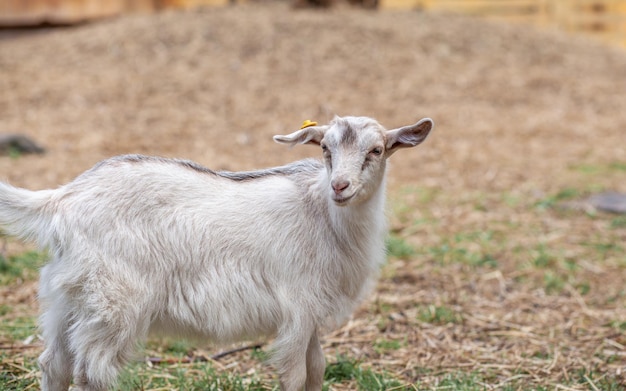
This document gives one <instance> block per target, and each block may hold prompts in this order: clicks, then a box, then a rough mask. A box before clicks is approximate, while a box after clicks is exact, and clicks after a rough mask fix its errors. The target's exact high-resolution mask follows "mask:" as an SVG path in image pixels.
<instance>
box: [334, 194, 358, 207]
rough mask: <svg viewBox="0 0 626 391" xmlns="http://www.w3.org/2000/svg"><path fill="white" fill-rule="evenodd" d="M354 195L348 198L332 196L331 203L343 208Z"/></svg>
mask: <svg viewBox="0 0 626 391" xmlns="http://www.w3.org/2000/svg"><path fill="white" fill-rule="evenodd" d="M355 195H356V193H352V194H350V195H349V196H343V195H334V196H333V201H335V204H337V205H339V206H344V205H347V204H348V202H350V200H351V199H353V198H354V196H355Z"/></svg>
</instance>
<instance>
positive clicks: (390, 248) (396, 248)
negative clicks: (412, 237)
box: [386, 235, 415, 259]
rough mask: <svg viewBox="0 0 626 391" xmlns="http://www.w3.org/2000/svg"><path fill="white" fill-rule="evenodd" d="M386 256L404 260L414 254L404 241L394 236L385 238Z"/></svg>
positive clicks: (412, 249) (413, 250)
mask: <svg viewBox="0 0 626 391" xmlns="http://www.w3.org/2000/svg"><path fill="white" fill-rule="evenodd" d="M386 244H387V254H388V255H389V256H391V257H394V258H399V259H405V258H409V257H411V256H412V255H414V254H415V249H414V248H413V247H412V246H411V245H410V244H408V243H407V242H406V241H405V240H404V239H402V238H401V237H398V236H396V235H389V237H388V238H387V243H386Z"/></svg>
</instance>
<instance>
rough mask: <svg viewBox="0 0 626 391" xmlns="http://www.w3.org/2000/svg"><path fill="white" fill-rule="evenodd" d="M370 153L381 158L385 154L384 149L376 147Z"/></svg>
mask: <svg viewBox="0 0 626 391" xmlns="http://www.w3.org/2000/svg"><path fill="white" fill-rule="evenodd" d="M370 153H371V154H372V155H376V156H379V155H380V154H381V153H383V149H382V148H380V147H376V148H374V149H372V150H371V151H370Z"/></svg>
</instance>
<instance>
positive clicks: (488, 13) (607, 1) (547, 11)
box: [380, 0, 626, 46]
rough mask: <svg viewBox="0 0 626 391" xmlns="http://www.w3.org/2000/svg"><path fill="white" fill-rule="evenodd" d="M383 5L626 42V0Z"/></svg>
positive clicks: (391, 1)
mask: <svg viewBox="0 0 626 391" xmlns="http://www.w3.org/2000/svg"><path fill="white" fill-rule="evenodd" d="M380 2H381V3H380V7H381V8H383V9H420V10H426V11H435V12H453V13H464V14H470V15H476V16H481V17H488V18H494V19H500V20H506V21H511V22H522V23H530V24H534V25H541V26H551V27H555V28H559V29H563V30H566V31H571V32H583V33H591V34H593V35H595V36H598V37H600V38H603V39H605V40H607V41H611V42H616V43H619V44H621V45H623V46H626V0H380Z"/></svg>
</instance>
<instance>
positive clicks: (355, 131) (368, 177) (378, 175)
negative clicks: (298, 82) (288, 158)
mask: <svg viewBox="0 0 626 391" xmlns="http://www.w3.org/2000/svg"><path fill="white" fill-rule="evenodd" d="M432 127H433V121H432V120H431V119H430V118H424V119H422V120H421V121H419V122H417V123H416V124H413V125H409V126H403V127H401V128H398V129H393V130H385V128H383V127H382V125H380V124H379V123H378V122H376V121H375V120H373V119H371V118H368V117H335V119H333V120H332V121H331V122H330V123H329V124H328V125H322V126H309V127H306V128H303V129H300V130H297V131H295V132H293V133H291V134H288V135H285V136H274V141H276V142H278V143H283V144H290V145H295V144H314V145H319V146H321V148H322V153H323V155H324V161H325V164H326V169H327V171H328V177H329V179H330V186H329V189H328V190H329V193H330V196H331V198H332V200H333V201H334V202H335V203H336V204H337V205H341V206H343V205H348V204H351V203H359V202H362V201H365V200H367V199H369V198H370V197H371V195H372V194H373V193H374V192H375V191H376V189H378V187H379V186H380V183H381V181H382V179H383V177H384V175H385V161H386V160H387V158H388V157H389V156H391V155H392V154H393V153H394V152H396V151H397V150H398V149H400V148H406V147H414V146H416V145H418V144H420V143H421V142H422V141H424V139H426V136H428V133H430V130H431V129H432Z"/></svg>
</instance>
